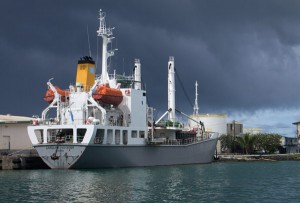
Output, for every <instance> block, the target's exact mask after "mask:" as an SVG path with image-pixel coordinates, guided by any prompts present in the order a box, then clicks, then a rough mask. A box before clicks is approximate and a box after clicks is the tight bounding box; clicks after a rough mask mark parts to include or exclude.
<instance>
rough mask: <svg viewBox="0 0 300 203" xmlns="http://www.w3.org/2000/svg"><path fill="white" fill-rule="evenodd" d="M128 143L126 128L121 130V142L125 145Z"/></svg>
mask: <svg viewBox="0 0 300 203" xmlns="http://www.w3.org/2000/svg"><path fill="white" fill-rule="evenodd" d="M127 143H128V132H127V130H123V144H124V145H127Z"/></svg>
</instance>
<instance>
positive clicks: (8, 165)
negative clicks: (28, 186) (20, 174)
mask: <svg viewBox="0 0 300 203" xmlns="http://www.w3.org/2000/svg"><path fill="white" fill-rule="evenodd" d="M1 154H2V155H1V156H0V169H2V170H18V169H48V168H49V167H48V166H47V165H46V164H45V163H44V162H43V160H42V159H41V157H39V155H38V154H37V153H36V151H35V150H30V151H29V150H26V151H25V150H24V151H21V152H19V153H16V152H1Z"/></svg>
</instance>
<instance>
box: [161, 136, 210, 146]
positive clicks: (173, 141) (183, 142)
mask: <svg viewBox="0 0 300 203" xmlns="http://www.w3.org/2000/svg"><path fill="white" fill-rule="evenodd" d="M207 139H209V138H206V137H205V138H204V137H203V138H201V137H196V138H187V139H165V141H164V142H163V143H162V144H164V145H189V144H194V143H198V142H201V141H203V140H207Z"/></svg>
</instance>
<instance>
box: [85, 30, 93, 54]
mask: <svg viewBox="0 0 300 203" xmlns="http://www.w3.org/2000/svg"><path fill="white" fill-rule="evenodd" d="M86 34H87V38H88V44H89V54H90V57H92V52H91V43H90V35H89V25H86Z"/></svg>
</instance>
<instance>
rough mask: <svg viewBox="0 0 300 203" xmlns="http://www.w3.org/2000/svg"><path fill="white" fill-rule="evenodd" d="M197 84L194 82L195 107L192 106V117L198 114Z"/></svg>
mask: <svg viewBox="0 0 300 203" xmlns="http://www.w3.org/2000/svg"><path fill="white" fill-rule="evenodd" d="M198 110H199V108H198V82H197V80H196V83H195V105H194V115H197V114H198Z"/></svg>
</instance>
